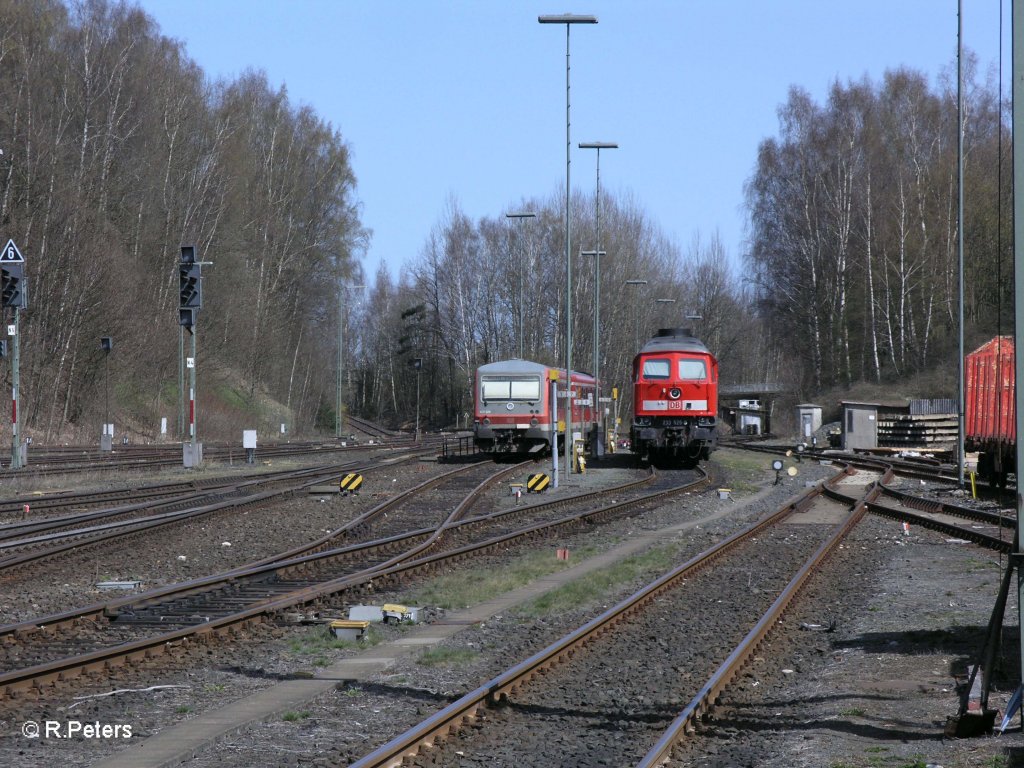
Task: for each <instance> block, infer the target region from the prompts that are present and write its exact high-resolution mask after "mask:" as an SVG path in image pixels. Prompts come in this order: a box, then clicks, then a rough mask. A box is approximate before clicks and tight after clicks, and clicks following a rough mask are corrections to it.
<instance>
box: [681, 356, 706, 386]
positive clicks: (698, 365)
mask: <svg viewBox="0 0 1024 768" xmlns="http://www.w3.org/2000/svg"><path fill="white" fill-rule="evenodd" d="M707 377H708V374H707V369H706V368H705V367H704V361H703V360H680V361H679V378H680V379H686V380H688V381H698V380H701V379H706V378H707Z"/></svg>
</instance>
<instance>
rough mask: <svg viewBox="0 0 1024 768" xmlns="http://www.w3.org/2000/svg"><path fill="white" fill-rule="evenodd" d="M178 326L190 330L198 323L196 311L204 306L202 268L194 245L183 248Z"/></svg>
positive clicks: (179, 272)
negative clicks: (197, 260) (197, 259)
mask: <svg viewBox="0 0 1024 768" xmlns="http://www.w3.org/2000/svg"><path fill="white" fill-rule="evenodd" d="M178 295H179V301H178V308H179V312H178V324H179V325H181V326H182V327H184V328H188V329H189V330H191V329H192V327H193V326H194V325H195V323H196V312H195V311H196V310H197V309H200V308H201V307H202V306H203V274H202V267H201V266H200V264H199V263H198V262H196V248H195V246H194V245H183V246H182V247H181V263H179V264H178Z"/></svg>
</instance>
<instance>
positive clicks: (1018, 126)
mask: <svg viewBox="0 0 1024 768" xmlns="http://www.w3.org/2000/svg"><path fill="white" fill-rule="evenodd" d="M1012 27H1013V87H1012V95H1013V120H1012V126H1013V127H1012V130H1013V189H1014V195H1013V266H1014V280H1013V294H1014V300H1015V301H1016V306H1017V308H1018V309H1017V312H1016V313H1015V317H1014V338H1015V339H1016V340H1017V344H1018V350H1019V343H1020V341H1019V340H1020V339H1024V312H1022V311H1021V309H1020V308H1021V307H1024V194H1022V190H1024V0H1013V17H1012ZM1014 371H1015V376H1016V379H1015V380H1016V381H1018V382H1020V381H1024V362H1022V355H1021V353H1020V351H1017V352H1016V354H1015V355H1014ZM1014 403H1015V407H1016V415H1015V426H1016V429H1017V434H1018V435H1024V387H1021V386H1019V385H1018V386H1017V387H1016V389H1015V392H1014ZM1015 451H1016V461H1017V467H1024V445H1022V444H1021V441H1020V440H1019V439H1018V440H1017V445H1016V449H1015ZM1018 473H1019V469H1018ZM1018 477H1019V475H1018ZM1022 502H1024V496H1022V494H1021V488H1020V481H1019V480H1018V485H1017V530H1018V531H1020V530H1024V507H1022ZM1021 555H1024V537H1020V536H1018V540H1017V551H1016V553H1015V556H1016V558H1017V562H1018V564H1019V563H1020V557H1021ZM1017 622H1018V626H1024V623H1022V622H1024V577H1022V574H1021V569H1020V568H1019V567H1018V568H1017ZM1020 663H1021V667H1020V669H1022V670H1024V636H1022V637H1021V640H1020Z"/></svg>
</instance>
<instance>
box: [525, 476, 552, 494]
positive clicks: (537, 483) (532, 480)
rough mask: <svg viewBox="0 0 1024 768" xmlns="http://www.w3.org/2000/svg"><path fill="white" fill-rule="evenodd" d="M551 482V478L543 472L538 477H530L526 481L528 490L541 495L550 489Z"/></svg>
mask: <svg viewBox="0 0 1024 768" xmlns="http://www.w3.org/2000/svg"><path fill="white" fill-rule="evenodd" d="M550 482H551V478H550V477H548V476H547V475H545V474H544V473H543V472H538V473H537V474H536V475H530V477H529V479H528V480H527V481H526V489H527V490H528V491H532V492H533V493H540V492H541V491H543V490H544V489H545V488H547V487H548V483H550Z"/></svg>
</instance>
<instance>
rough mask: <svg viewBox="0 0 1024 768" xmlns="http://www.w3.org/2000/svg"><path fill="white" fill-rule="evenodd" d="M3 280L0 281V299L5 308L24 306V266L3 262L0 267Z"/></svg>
mask: <svg viewBox="0 0 1024 768" xmlns="http://www.w3.org/2000/svg"><path fill="white" fill-rule="evenodd" d="M0 272H2V275H3V279H2V281H0V297H2V303H3V305H4V306H5V307H24V306H25V265H24V264H20V263H11V262H3V266H2V267H0Z"/></svg>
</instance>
